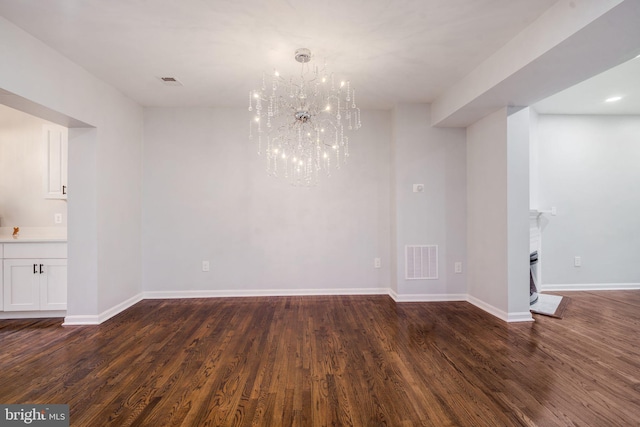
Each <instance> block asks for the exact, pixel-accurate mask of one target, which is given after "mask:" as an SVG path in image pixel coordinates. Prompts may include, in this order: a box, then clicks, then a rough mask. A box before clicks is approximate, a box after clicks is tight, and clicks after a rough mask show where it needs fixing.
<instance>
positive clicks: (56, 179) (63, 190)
mask: <svg viewBox="0 0 640 427" xmlns="http://www.w3.org/2000/svg"><path fill="white" fill-rule="evenodd" d="M43 137H44V142H45V144H46V148H47V173H46V184H45V193H46V195H45V197H46V198H48V199H66V198H67V157H68V151H69V150H68V130H67V129H66V128H63V127H61V126H52V125H45V126H43Z"/></svg>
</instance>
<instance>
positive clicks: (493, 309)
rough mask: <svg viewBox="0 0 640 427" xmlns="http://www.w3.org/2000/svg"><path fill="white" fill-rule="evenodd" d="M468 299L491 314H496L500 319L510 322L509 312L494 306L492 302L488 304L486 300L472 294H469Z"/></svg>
mask: <svg viewBox="0 0 640 427" xmlns="http://www.w3.org/2000/svg"><path fill="white" fill-rule="evenodd" d="M467 301H468V302H470V303H471V304H473V305H475V306H476V307H478V308H480V309H482V310H484V311H486V312H487V313H489V314H492V315H494V316H496V317H497V318H498V319H501V320H504V321H505V322H508V318H509V316H508V315H507V313H506V312H505V311H502V310H500V309H499V308H496V307H494V306H492V305H491V304H487V303H486V302H484V301H482V300H480V299H478V298H476V297H474V296H472V295H467Z"/></svg>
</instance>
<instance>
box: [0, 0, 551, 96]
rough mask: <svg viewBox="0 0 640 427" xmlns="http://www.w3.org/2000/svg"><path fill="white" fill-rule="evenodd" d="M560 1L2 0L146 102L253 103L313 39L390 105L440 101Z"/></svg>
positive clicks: (32, 29) (9, 10)
mask: <svg viewBox="0 0 640 427" xmlns="http://www.w3.org/2000/svg"><path fill="white" fill-rule="evenodd" d="M555 2H556V0H536V1H531V0H324V1H322V2H311V1H293V0H179V1H176V0H154V1H148V0H109V1H105V0H47V1H42V0H0V15H2V16H3V17H4V18H6V19H7V20H9V21H11V22H13V23H14V24H16V25H17V26H19V27H21V28H22V29H24V30H25V31H27V32H28V33H30V34H32V35H33V36H35V37H36V38H38V39H40V40H41V41H43V42H44V43H46V44H47V45H49V46H51V47H52V48H53V49H55V50H57V51H58V52H60V53H62V54H63V55H65V56H66V57H67V58H69V59H71V60H72V61H73V62H75V63H77V64H79V65H81V66H82V67H83V68H85V69H86V70H88V71H89V72H90V73H92V74H94V75H96V76H98V77H99V78H101V79H102V80H104V81H106V82H108V83H109V84H111V85H113V86H115V87H116V88H118V89H120V90H121V91H122V92H123V93H125V94H126V95H128V96H129V97H131V98H132V99H134V100H136V101H137V102H138V103H140V104H141V105H144V106H244V105H245V104H247V103H248V92H249V90H251V89H252V88H255V87H257V86H258V85H259V84H260V83H261V75H262V72H263V71H265V72H269V73H271V72H272V71H273V69H274V68H278V70H279V71H280V72H281V74H283V75H286V74H285V73H287V72H291V73H293V72H297V71H298V68H297V65H298V64H297V63H296V62H295V61H294V59H293V54H294V51H295V50H296V49H297V48H300V47H306V48H309V49H311V51H312V53H313V54H314V55H315V58H316V59H319V60H321V61H323V62H324V61H326V62H327V65H328V67H329V69H330V70H331V71H333V72H334V73H335V74H337V75H338V76H339V77H340V78H348V79H349V80H350V81H351V84H352V86H353V87H354V88H356V90H357V96H358V100H359V104H360V106H361V107H365V108H391V107H393V105H395V104H396V103H398V102H431V101H433V100H434V99H435V98H436V97H437V96H438V95H439V94H440V93H442V92H443V91H444V90H446V89H447V88H448V87H450V86H451V85H452V84H454V83H455V82H456V81H458V80H459V79H460V78H462V77H464V76H465V75H466V74H468V73H469V72H471V71H472V70H473V69H474V68H475V67H476V66H477V65H478V64H479V63H480V62H481V61H482V60H483V59H484V58H486V57H487V56H489V55H491V54H492V53H493V52H495V51H496V50H497V49H499V48H500V47H502V46H503V45H504V44H505V43H506V42H507V41H508V40H510V39H511V38H512V37H513V36H515V35H516V34H517V33H518V32H520V31H521V30H522V29H523V28H524V27H526V26H527V25H528V24H530V23H531V22H533V21H534V20H535V19H536V18H537V17H538V16H540V15H541V14H542V13H543V12H544V11H545V10H546V9H547V8H549V7H550V6H551V5H552V4H554V3H555ZM163 76H171V77H175V78H177V79H178V80H180V81H181V82H182V83H183V85H184V86H181V87H175V86H165V85H163V84H162V82H161V81H160V80H159V77H163Z"/></svg>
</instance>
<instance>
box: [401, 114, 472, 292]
mask: <svg viewBox="0 0 640 427" xmlns="http://www.w3.org/2000/svg"><path fill="white" fill-rule="evenodd" d="M430 115H431V111H430V106H429V105H428V104H400V105H398V106H396V108H395V111H394V115H393V120H394V121H393V128H394V129H393V134H394V137H393V155H392V159H393V169H392V175H393V177H392V182H393V190H392V192H393V196H394V199H393V202H392V203H393V205H392V206H393V209H394V212H393V215H392V216H393V218H394V225H393V228H394V230H395V233H394V238H395V242H394V245H393V246H394V256H395V258H396V266H397V268H396V271H395V277H394V280H395V284H394V292H395V294H396V295H394V296H395V298H396V300H398V301H432V300H464V299H466V293H467V289H466V283H467V269H466V265H467V255H466V228H467V227H466V212H467V206H466V203H467V200H466V141H465V130H464V129H455V128H436V127H433V126H431V116H430ZM413 184H423V185H424V191H423V192H421V193H414V192H413ZM406 245H438V256H439V262H438V279H437V280H407V279H406V278H405V246H406ZM456 262H461V263H462V265H463V269H462V273H455V271H454V265H455V263H456Z"/></svg>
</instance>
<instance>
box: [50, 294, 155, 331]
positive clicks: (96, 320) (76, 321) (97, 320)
mask: <svg viewBox="0 0 640 427" xmlns="http://www.w3.org/2000/svg"><path fill="white" fill-rule="evenodd" d="M142 299H143V294H142V293H140V294H138V295H134V296H132V297H131V298H129V299H128V300H126V301H123V302H121V303H120V304H118V305H115V306H113V307H111V308H110V309H108V310H105V311H103V312H102V313H100V314H98V315H78V316H66V317H65V318H64V323H63V324H62V326H78V325H99V324H101V323H102V322H104V321H106V320H109V319H111V318H112V317H113V316H115V315H116V314H120V313H122V312H123V311H125V310H126V309H127V308H129V307H131V306H132V305H134V304H137V303H138V302H140V301H142Z"/></svg>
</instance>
